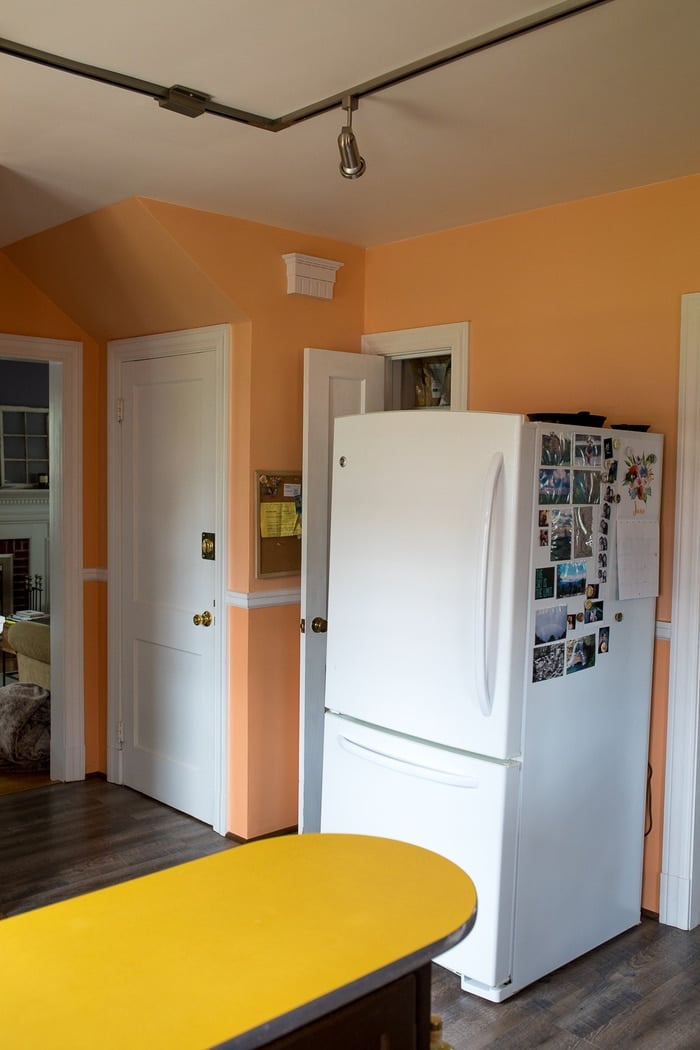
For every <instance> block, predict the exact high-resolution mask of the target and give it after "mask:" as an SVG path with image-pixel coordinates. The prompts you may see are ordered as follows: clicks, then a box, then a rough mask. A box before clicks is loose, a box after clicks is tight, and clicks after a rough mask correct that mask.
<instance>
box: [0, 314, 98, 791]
mask: <svg viewBox="0 0 700 1050" xmlns="http://www.w3.org/2000/svg"><path fill="white" fill-rule="evenodd" d="M81 355H82V346H81V344H80V343H74V342H66V341H63V340H49V339H34V338H30V337H22V336H12V335H0V364H1V363H4V362H9V361H13V362H28V363H33V364H37V363H41V364H42V365H43V366H44V367H45V368H46V369H48V416H47V420H46V422H47V423H48V428H47V434H46V442H45V445H46V446H47V451H48V464H49V465H48V472H47V471H46V470H45V469H43V468H41V467H40V468H39V469H36V470H34V469H31V468H32V467H33V466H36V465H38V464H40V463H44V462H45V460H41V458H40V457H37V458H36V459H34V458H33V453H34V452H35V451H37V450H38V446H37V445H35V444H34V443H30V444H31V445H32V447H31V449H30V450H29V453H28V454H27V455H26V456H25V460H26V461H25V468H26V470H25V479H29V480H27V481H26V484H27V485H29V484H33V480H32V478H31V475H36V484H37V488H36V489H34V488H31V489H30V488H29V487H26V488H24V487H22V488H20V486H19V482H17V489H16V491H15V490H13V493H12V494H11V495H10V496H9V497H8V498H7V500H6V503H7V504H8V506H10V507H14V509H15V512H16V513H18V514H20V516H21V515H22V514H26V511H22V510H21V509H20V510H17V507H21V504H22V502H26V501H27V500H28V499H29V500H30V501H31V498H32V494H33V495H34V498H35V499H36V501H37V502H36V503H35V504H34V510H33V513H34V514H35V516H39V517H40V516H41V513H42V512H41V510H40V509H38V508H40V506H41V503H42V500H45V499H46V498H47V499H48V525H47V526H46V531H47V536H46V541H45V549H44V550H43V552H41V553H42V554H43V560H42V559H41V558H40V559H39V562H38V563H36V562H35V563H31V562H30V563H28V565H32V568H33V567H34V566H35V565H37V564H38V565H42V566H43V572H40V571H39V569H38V568H37V571H36V572H32V573H31V574H30V573H29V571H27V573H26V576H25V579H24V580H23V579H22V576H21V573H22V571H23V570H22V569H20V579H19V582H18V583H17V590H16V592H15V593H13V597H12V603H13V605H14V608H13V614H16V613H17V611H19V612H24V613H25V614H26V613H31V612H32V611H33V610H32V609H31V606H32V605H35V606H36V605H38V604H41V605H42V606H46V604H47V603H49V608H50V642H49V646H48V660H49V664H50V677H49V679H47V680H49V681H50V687H51V688H50V693H51V696H50V775H51V778H52V779H54V780H80V779H82V778H83V777H84V776H85V743H84V728H83V725H84V710H83V704H84V700H83V566H82V454H81V452H82V449H81V433H82V369H81ZM2 389H5V388H2ZM0 401H2V398H1V397H0ZM25 407H27V408H31V407H33V406H25ZM34 407H35V406H34ZM32 415H33V413H32ZM16 423H17V420H16V419H14V418H11V419H10V420H9V425H10V436H13V437H19V436H20V435H19V434H17V433H14V431H12V429H11V428H12V427H13V426H14V425H15V424H16ZM25 425H27V421H26V419H25ZM28 425H29V429H30V430H31V429H32V428H33V427H35V425H36V421H35V420H32V421H30V423H29V424H28ZM31 436H32V437H36V436H37V435H34V434H32V435H31ZM26 438H27V435H26V434H25V441H26ZM18 447H19V446H18V445H16V444H15V445H11V450H12V451H15V450H16V449H17V448H18ZM25 449H29V445H27V444H25ZM8 459H11V460H14V461H15V462H14V464H13V466H12V468H11V469H10V470H9V471H7V472H6V473H5V474H4V475H3V477H4V478H5V479H12V478H15V479H17V478H18V477H19V475H18V474H17V473H16V471H17V470H19V466H18V462H19V459H20V457H19V455H17V456H9V457H8ZM47 473H48V476H47V477H46V474H47ZM40 478H41V480H39V479H40ZM44 478H45V480H44ZM44 484H46V485H47V488H46V489H44V488H43V487H40V486H43V485H44ZM3 488H4V489H7V488H12V481H11V480H10V485H9V486H3ZM13 500H14V501H15V502H14V503H13ZM30 505H31V504H30ZM31 524H36V523H35V522H34V523H32V522H30V525H31ZM24 527H25V528H26V527H27V526H24ZM10 531H12V529H11V530H10ZM15 538H16V537H15ZM21 538H24V537H21ZM38 546H39V547H41V546H42V543H41V540H39V543H38ZM13 575H14V569H13ZM35 576H42V578H45V579H42V581H41V594H39V585H38V584H37V582H36V581H35V579H34V577H35ZM27 578H28V582H27ZM14 587H15V584H14V583H13V590H14ZM23 588H24V592H23V593H20V591H21V590H22V589H23ZM22 599H24V602H25V605H24V609H19V610H18V609H17V605H21V604H22ZM34 611H36V612H38V613H39V615H40V616H41V615H44V612H43V610H39V609H37V610H34ZM25 619H27V620H32V619H33V617H31V616H27V617H25ZM5 666H6V667H7V663H6V665H5ZM33 676H35V675H33Z"/></svg>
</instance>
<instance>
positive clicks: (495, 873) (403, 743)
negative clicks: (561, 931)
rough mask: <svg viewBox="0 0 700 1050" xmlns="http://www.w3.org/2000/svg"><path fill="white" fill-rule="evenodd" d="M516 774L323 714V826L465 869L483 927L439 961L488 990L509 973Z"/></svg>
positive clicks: (516, 769) (478, 923) (479, 924)
mask: <svg viewBox="0 0 700 1050" xmlns="http://www.w3.org/2000/svg"><path fill="white" fill-rule="evenodd" d="M519 778H520V768H519V766H518V764H517V763H512V764H508V763H498V762H490V761H484V760H480V759H475V758H472V757H470V756H466V755H461V754H458V753H457V752H455V751H450V750H447V749H442V748H436V747H432V746H428V745H426V744H422V743H419V742H417V741H414V740H407V739H405V738H402V737H400V736H397V735H396V734H393V733H384V732H380V731H377V730H375V729H371V728H369V727H367V726H361V725H357V724H355V723H353V722H351V721H349V720H347V719H344V718H340V717H338V716H336V715H326V732H325V741H324V763H323V802H322V812H321V830H322V831H332V832H344V833H355V834H363V835H383V836H386V837H389V838H395V839H399V840H401V841H404V842H412V843H414V844H415V845H418V846H423V847H425V848H426V849H431V850H433V851H434V852H435V853H439V854H441V855H442V856H445V857H448V858H449V859H450V860H452V861H453V862H454V863H455V864H458V865H459V866H460V867H461V868H463V869H464V871H466V872H467V873H468V875H469V876H470V877H471V878H472V880H473V882H474V884H475V886H476V891H477V898H478V911H477V918H476V923H475V925H474V928H473V930H472V931H471V933H469V935H468V936H467V937H466V938H465V939H464V940H463V941H462V942H461V943H460V944H458V945H457V946H456V947H455V948H452V949H450V951H448V952H445V953H444V954H443V955H441V956H440V957H439V958H438V960H437V961H438V962H439V963H440V964H441V965H443V966H446V967H447V968H448V969H450V970H454V971H455V972H456V973H459V974H462V975H466V976H467V977H468V978H470V982H472V983H473V982H477V983H478V985H480V986H483V987H484V988H490V987H492V986H494V985H500V984H503V983H505V982H507V981H508V979H509V976H510V968H511V944H512V926H513V894H514V881H515V849H516V827H517V806H518V788H519ZM428 892H430V887H426V893H428ZM475 990H478V989H475Z"/></svg>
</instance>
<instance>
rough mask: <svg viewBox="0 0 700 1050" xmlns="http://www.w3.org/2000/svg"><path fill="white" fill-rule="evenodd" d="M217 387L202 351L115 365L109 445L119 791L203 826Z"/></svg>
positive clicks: (211, 702) (210, 728)
mask: <svg viewBox="0 0 700 1050" xmlns="http://www.w3.org/2000/svg"><path fill="white" fill-rule="evenodd" d="M155 338H160V337H155ZM218 383H219V379H218V377H217V354H216V352H215V351H214V350H211V349H208V350H206V351H205V352H196V353H185V354H183V353H179V354H177V355H175V356H163V357H151V358H149V359H140V360H125V361H124V362H123V364H122V367H121V391H122V404H123V412H122V416H123V419H122V422H121V425H120V427H119V429H118V439H117V440H119V441H120V446H121V447H120V457H119V459H120V464H121V477H120V486H119V488H120V493H121V507H120V513H119V519H120V528H119V532H120V536H121V543H120V551H119V552H118V553H119V555H120V559H119V560H120V573H121V580H120V585H121V603H120V614H119V615H120V627H121V645H120V676H119V678H120V694H121V723H122V726H121V728H122V734H121V735H122V741H123V751H122V777H121V779H122V781H123V783H125V784H127V785H128V786H130V787H133V788H135V789H136V790H138V791H141V792H143V793H144V794H147V795H150V796H151V797H153V798H157V799H159V800H160V801H162V802H165V803H167V804H168V805H170V806H173V807H174V808H176V809H179V810H182V811H183V812H186V813H189V814H191V815H192V816H195V817H197V818H198V819H200V820H202V821H204V822H206V823H208V824H215V823H216V798H217V788H218V786H219V785H217V783H216V773H217V771H219V769H220V763H219V761H217V752H216V737H217V735H218V734H217V732H216V727H217V712H218V710H219V706H218V705H219V704H220V692H219V685H220V682H219V676H218V675H217V653H218V651H219V649H220V640H219V639H218V638H217V635H218V634H219V633H220V632H221V630H222V626H223V618H222V616H221V615H220V611H222V609H221V605H220V606H219V607H217V605H216V599H217V594H219V588H220V575H221V574H220V572H219V569H218V565H219V552H218V551H217V552H216V555H217V560H208V559H205V558H203V557H202V534H203V533H205V532H208V533H214V534H216V532H217V518H218V508H217V491H222V490H223V485H222V484H221V483H220V478H218V477H217V474H218V472H219V471H221V467H222V465H221V462H220V459H219V457H218V456H217V451H216V450H217V447H218V444H217V428H218V427H219V424H220V419H219V415H218V413H217V411H216V408H217V405H219V404H220V401H219V398H218V396H217V385H218ZM217 481H219V484H217ZM219 539H220V540H221V541H222V542H221V543H220V544H219V546H220V547H221V548H223V535H222V536H221V537H219ZM207 613H209V614H210V615H211V621H210V622H209V617H208V616H207V615H206V614H207ZM194 617H200V618H201V619H200V621H199V623H197V624H196V623H195V622H194Z"/></svg>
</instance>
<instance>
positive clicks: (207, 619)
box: [192, 609, 214, 627]
mask: <svg viewBox="0 0 700 1050" xmlns="http://www.w3.org/2000/svg"><path fill="white" fill-rule="evenodd" d="M213 622H214V617H213V616H212V614H211V613H210V612H209V610H208V609H206V610H205V611H204V612H203V613H201V614H200V613H195V614H194V616H193V617H192V623H193V624H194V625H195V627H200V626H201V627H211V625H212V623H213Z"/></svg>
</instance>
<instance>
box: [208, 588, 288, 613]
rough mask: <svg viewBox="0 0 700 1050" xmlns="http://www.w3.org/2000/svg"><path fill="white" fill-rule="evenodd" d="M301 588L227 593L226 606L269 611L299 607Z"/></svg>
mask: <svg viewBox="0 0 700 1050" xmlns="http://www.w3.org/2000/svg"><path fill="white" fill-rule="evenodd" d="M300 602H301V587H293V588H291V589H289V590H279V591H256V592H250V593H246V592H245V591H226V604H227V605H230V606H232V607H233V608H234V609H268V608H270V607H272V606H276V605H298V604H299V603H300Z"/></svg>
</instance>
